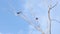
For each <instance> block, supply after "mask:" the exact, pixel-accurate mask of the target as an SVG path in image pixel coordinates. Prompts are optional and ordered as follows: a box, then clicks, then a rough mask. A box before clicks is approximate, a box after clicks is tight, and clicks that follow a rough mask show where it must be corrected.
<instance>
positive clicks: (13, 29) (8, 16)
mask: <svg viewBox="0 0 60 34" xmlns="http://www.w3.org/2000/svg"><path fill="white" fill-rule="evenodd" d="M31 1H32V0H30V1H28V0H0V34H29V33H30V32H31V31H32V30H33V29H32V28H33V27H32V26H31V25H29V24H28V23H27V21H25V20H24V19H23V18H21V17H19V16H16V15H15V14H14V12H17V11H19V10H20V9H21V10H22V12H23V14H24V15H27V17H28V18H26V19H30V20H31V21H33V20H34V19H35V17H38V18H39V22H40V24H41V27H42V26H43V27H42V28H43V30H44V28H46V25H45V24H46V22H47V14H48V5H49V2H50V0H48V2H46V0H33V1H32V2H31ZM39 1H40V2H39ZM57 1H58V4H57V6H56V7H54V8H53V9H52V10H51V17H52V18H53V19H57V20H59V21H60V0H57ZM55 2H56V1H54V0H53V2H52V4H53V5H54V4H55ZM29 3H30V5H31V6H29ZM37 3H38V4H37ZM39 3H40V4H39ZM35 4H36V5H35ZM30 8H32V9H33V10H32V9H30ZM30 10H32V13H33V15H34V16H35V17H34V16H33V15H31V14H30V12H29V11H30ZM32 16H33V17H32ZM33 22H34V21H33ZM34 23H35V22H34ZM35 24H36V23H35ZM35 24H34V25H35ZM32 33H33V34H39V32H38V31H37V30H33V32H32ZM52 34H60V23H58V22H56V21H53V22H52Z"/></svg>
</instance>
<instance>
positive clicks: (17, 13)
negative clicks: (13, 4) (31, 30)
mask: <svg viewBox="0 0 60 34" xmlns="http://www.w3.org/2000/svg"><path fill="white" fill-rule="evenodd" d="M21 13H22V12H21V11H20V12H17V14H21ZM35 19H36V20H38V17H36V18H35Z"/></svg>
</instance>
